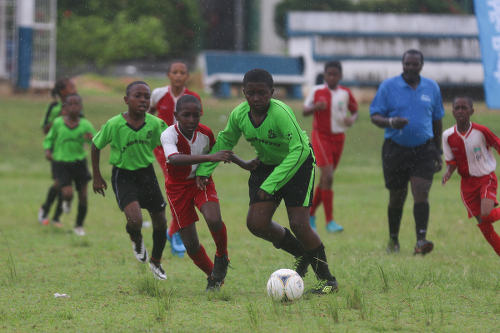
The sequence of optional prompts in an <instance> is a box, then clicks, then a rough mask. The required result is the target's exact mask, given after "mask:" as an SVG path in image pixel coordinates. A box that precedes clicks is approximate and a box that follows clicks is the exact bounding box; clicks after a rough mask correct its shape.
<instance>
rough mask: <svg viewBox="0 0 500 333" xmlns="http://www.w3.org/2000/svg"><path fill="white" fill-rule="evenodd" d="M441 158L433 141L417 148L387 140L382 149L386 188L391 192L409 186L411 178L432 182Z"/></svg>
mask: <svg viewBox="0 0 500 333" xmlns="http://www.w3.org/2000/svg"><path fill="white" fill-rule="evenodd" d="M438 158H441V155H440V154H439V152H438V150H437V148H436V145H435V144H434V142H433V141H432V140H429V141H427V142H426V143H424V144H423V145H420V146H416V147H404V146H400V145H398V144H397V143H395V142H394V141H392V140H390V139H387V140H385V142H384V146H383V147H382V166H383V169H384V179H385V187H386V188H387V189H389V190H391V189H392V190H395V189H402V188H405V187H406V186H408V182H409V180H410V177H420V178H424V179H428V180H432V177H433V176H434V173H435V172H436V171H437V169H436V166H437V159H438Z"/></svg>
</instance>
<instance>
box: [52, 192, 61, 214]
mask: <svg viewBox="0 0 500 333" xmlns="http://www.w3.org/2000/svg"><path fill="white" fill-rule="evenodd" d="M62 202H63V200H62V193H61V191H58V192H57V204H56V210H55V212H54V216H53V217H52V220H53V221H59V220H60V218H61V214H62Z"/></svg>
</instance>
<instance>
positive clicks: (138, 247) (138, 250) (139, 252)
mask: <svg viewBox="0 0 500 333" xmlns="http://www.w3.org/2000/svg"><path fill="white" fill-rule="evenodd" d="M132 249H133V250H134V255H135V258H136V259H137V260H139V261H140V262H143V263H144V262H146V261H147V260H148V251H147V250H146V247H145V246H144V242H143V241H141V243H140V244H136V243H135V242H132Z"/></svg>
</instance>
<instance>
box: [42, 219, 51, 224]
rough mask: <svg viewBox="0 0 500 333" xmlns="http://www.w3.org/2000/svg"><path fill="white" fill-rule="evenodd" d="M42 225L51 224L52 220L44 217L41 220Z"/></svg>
mask: <svg viewBox="0 0 500 333" xmlns="http://www.w3.org/2000/svg"><path fill="white" fill-rule="evenodd" d="M40 223H41V224H42V225H49V224H50V220H49V219H47V218H45V219H43V220H42V221H41V222H40Z"/></svg>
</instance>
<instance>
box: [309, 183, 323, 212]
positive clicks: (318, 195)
mask: <svg viewBox="0 0 500 333" xmlns="http://www.w3.org/2000/svg"><path fill="white" fill-rule="evenodd" d="M320 204H321V190H320V189H319V187H316V190H314V195H313V201H312V205H311V208H310V209H309V215H310V216H314V214H315V213H316V208H318V206H319V205H320Z"/></svg>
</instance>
